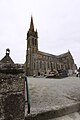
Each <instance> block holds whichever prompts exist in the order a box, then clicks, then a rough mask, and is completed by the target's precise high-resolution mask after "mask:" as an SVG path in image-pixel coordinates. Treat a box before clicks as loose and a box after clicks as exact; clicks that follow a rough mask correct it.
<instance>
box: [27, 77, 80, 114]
mask: <svg viewBox="0 0 80 120" xmlns="http://www.w3.org/2000/svg"><path fill="white" fill-rule="evenodd" d="M28 85H29V94H30V104H31V113H34V114H35V113H39V112H43V111H46V110H50V109H53V108H54V107H61V106H65V105H68V104H72V103H75V102H78V101H80V78H78V77H67V78H64V79H53V78H52V79H48V78H33V77H28Z"/></svg>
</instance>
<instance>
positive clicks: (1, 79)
mask: <svg viewBox="0 0 80 120" xmlns="http://www.w3.org/2000/svg"><path fill="white" fill-rule="evenodd" d="M24 88H25V81H24V76H23V74H17V75H15V74H5V73H0V120H24V116H25V115H24V114H25V97H24Z"/></svg>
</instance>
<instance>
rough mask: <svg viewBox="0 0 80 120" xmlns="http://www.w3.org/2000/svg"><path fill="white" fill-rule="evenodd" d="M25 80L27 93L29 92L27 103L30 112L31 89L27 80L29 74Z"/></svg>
mask: <svg viewBox="0 0 80 120" xmlns="http://www.w3.org/2000/svg"><path fill="white" fill-rule="evenodd" d="M25 82H26V94H27V105H28V111H27V112H28V114H29V113H30V96H29V89H28V81H27V76H26V77H25Z"/></svg>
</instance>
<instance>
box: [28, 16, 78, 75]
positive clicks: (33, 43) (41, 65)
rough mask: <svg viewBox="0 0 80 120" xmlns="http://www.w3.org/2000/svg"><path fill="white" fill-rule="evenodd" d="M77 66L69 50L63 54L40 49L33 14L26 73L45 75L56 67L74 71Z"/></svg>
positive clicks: (29, 32) (29, 31)
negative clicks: (54, 53)
mask: <svg viewBox="0 0 80 120" xmlns="http://www.w3.org/2000/svg"><path fill="white" fill-rule="evenodd" d="M75 68H76V65H75V63H74V59H73V57H72V55H71V53H70V51H69V50H68V52H66V53H64V54H61V55H53V54H49V53H46V52H42V51H39V49H38V32H37V30H34V23H33V17H32V16H31V22H30V28H29V30H28V32H27V50H26V74H27V75H28V76H32V75H44V74H45V73H47V72H48V71H49V72H51V71H53V70H54V69H55V70H61V69H63V70H72V71H73V70H74V69H75Z"/></svg>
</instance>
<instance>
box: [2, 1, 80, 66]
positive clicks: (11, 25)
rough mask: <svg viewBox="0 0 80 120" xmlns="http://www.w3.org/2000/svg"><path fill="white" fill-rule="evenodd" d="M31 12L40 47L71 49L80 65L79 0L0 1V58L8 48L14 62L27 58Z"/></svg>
mask: <svg viewBox="0 0 80 120" xmlns="http://www.w3.org/2000/svg"><path fill="white" fill-rule="evenodd" d="M31 15H32V16H33V21H34V27H35V29H36V28H37V31H38V37H39V38H38V43H39V50H40V51H43V52H47V53H51V54H54V55H59V54H62V53H66V52H67V51H68V50H70V52H71V54H72V56H73V58H74V61H75V63H76V64H77V66H78V67H79V66H80V56H79V55H80V0H0V59H2V57H4V55H5V50H6V48H10V50H11V53H10V56H11V57H12V59H13V61H14V62H15V63H24V62H25V60H26V58H25V56H26V45H27V41H26V34H27V31H28V29H29V26H30V19H31Z"/></svg>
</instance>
